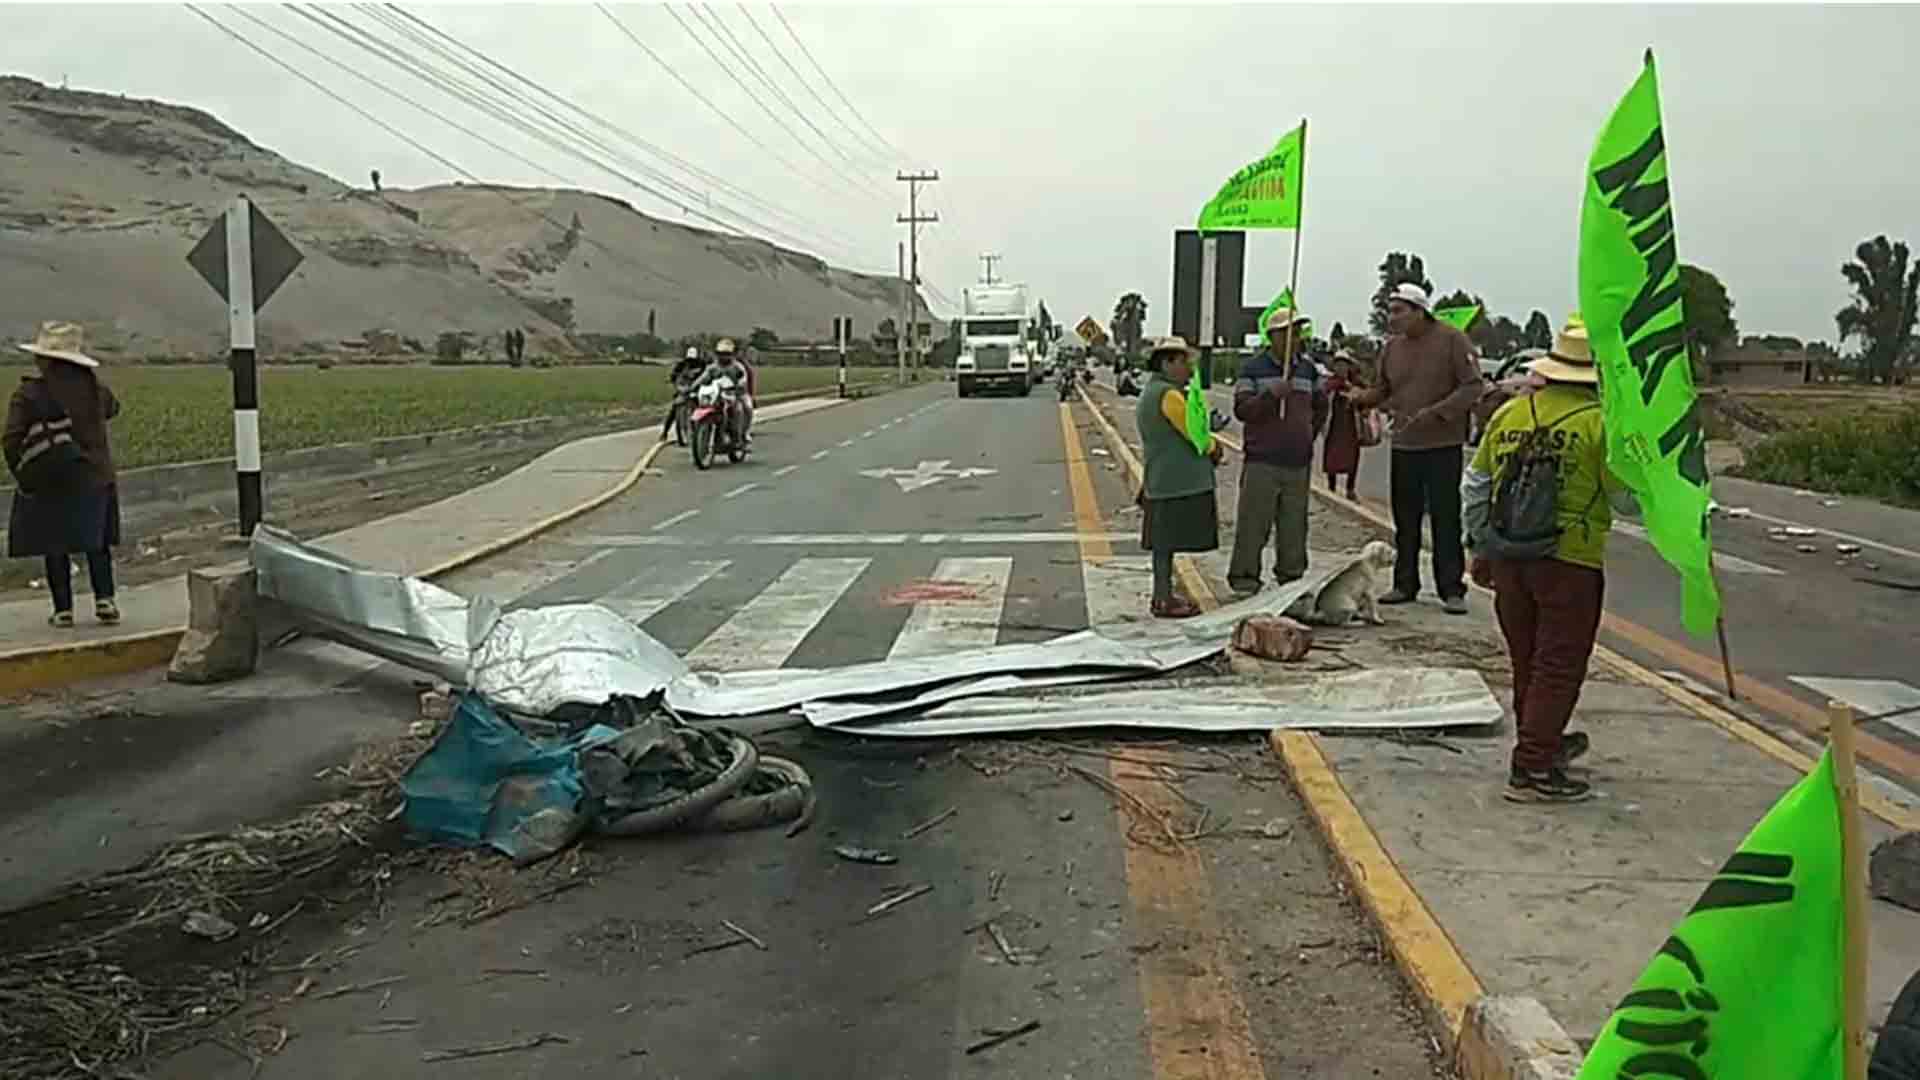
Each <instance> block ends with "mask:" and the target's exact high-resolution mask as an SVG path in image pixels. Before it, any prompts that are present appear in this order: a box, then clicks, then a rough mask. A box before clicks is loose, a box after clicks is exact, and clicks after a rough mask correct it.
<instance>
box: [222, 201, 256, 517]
mask: <svg viewBox="0 0 1920 1080" xmlns="http://www.w3.org/2000/svg"><path fill="white" fill-rule="evenodd" d="M226 224H227V334H228V338H229V341H228V353H227V364H228V366H229V367H231V368H232V369H233V465H234V475H235V481H236V483H237V485H238V487H239V496H240V535H241V536H243V537H247V536H252V535H253V527H254V526H255V525H258V524H259V523H260V372H259V359H258V355H257V354H256V353H255V351H254V326H253V324H254V318H253V314H254V312H253V207H252V204H250V203H248V202H247V197H246V196H245V195H241V196H238V197H237V198H235V199H234V200H233V203H232V204H231V205H230V206H228V207H227V222H226Z"/></svg>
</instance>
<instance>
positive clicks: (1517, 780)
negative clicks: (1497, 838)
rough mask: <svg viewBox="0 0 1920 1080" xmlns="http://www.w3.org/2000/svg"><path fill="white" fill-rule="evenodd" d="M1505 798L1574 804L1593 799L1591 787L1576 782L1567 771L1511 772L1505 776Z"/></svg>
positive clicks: (1559, 769) (1554, 768) (1531, 770)
mask: <svg viewBox="0 0 1920 1080" xmlns="http://www.w3.org/2000/svg"><path fill="white" fill-rule="evenodd" d="M1505 794H1506V799H1507V801H1508V802H1516V803H1576V802H1585V801H1586V800H1588V799H1591V798H1593V785H1592V784H1589V783H1587V782H1586V781H1585V780H1575V779H1574V778H1572V777H1570V776H1568V775H1567V774H1566V770H1564V769H1562V768H1561V767H1560V766H1558V765H1555V766H1554V767H1553V768H1551V769H1544V770H1540V771H1535V770H1533V769H1514V770H1513V771H1512V772H1510V773H1508V774H1507V790H1506V793H1505Z"/></svg>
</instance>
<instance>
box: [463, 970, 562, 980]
mask: <svg viewBox="0 0 1920 1080" xmlns="http://www.w3.org/2000/svg"><path fill="white" fill-rule="evenodd" d="M513 976H524V977H526V978H529V979H544V978H546V977H547V972H546V969H545V968H483V969H481V971H480V978H479V980H477V981H479V982H486V981H487V980H489V979H503V978H510V977H513Z"/></svg>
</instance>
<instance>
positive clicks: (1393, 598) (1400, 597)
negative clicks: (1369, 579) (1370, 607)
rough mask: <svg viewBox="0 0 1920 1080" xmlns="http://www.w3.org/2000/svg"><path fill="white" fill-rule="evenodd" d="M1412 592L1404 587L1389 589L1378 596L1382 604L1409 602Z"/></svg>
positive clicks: (1411, 599) (1411, 601)
mask: <svg viewBox="0 0 1920 1080" xmlns="http://www.w3.org/2000/svg"><path fill="white" fill-rule="evenodd" d="M1413 597H1414V594H1413V593H1410V592H1408V591H1407V590H1405V589H1390V590H1388V591H1387V592H1386V593H1384V594H1382V595H1381V597H1380V602H1381V603H1383V604H1411V603H1413Z"/></svg>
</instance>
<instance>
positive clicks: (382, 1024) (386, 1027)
mask: <svg viewBox="0 0 1920 1080" xmlns="http://www.w3.org/2000/svg"><path fill="white" fill-rule="evenodd" d="M419 1026H420V1021H418V1020H411V1019H403V1018H399V1017H396V1018H394V1019H392V1020H381V1021H378V1022H376V1023H372V1024H368V1025H366V1026H365V1027H357V1028H354V1029H353V1033H354V1034H355V1035H392V1034H394V1033H395V1032H400V1031H412V1030H414V1029H415V1028H417V1027H419Z"/></svg>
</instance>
